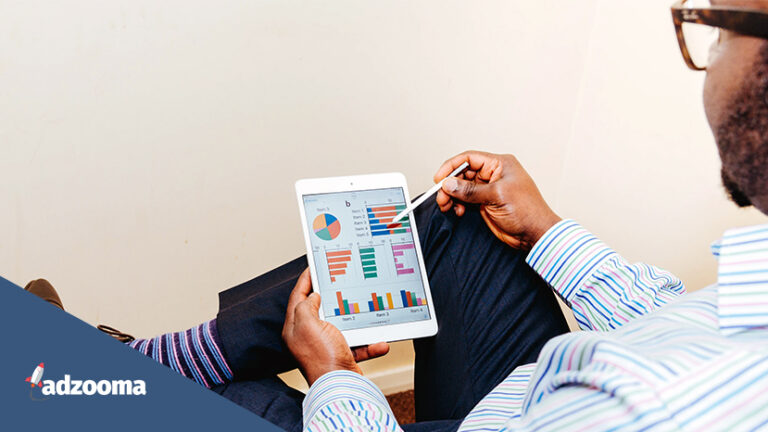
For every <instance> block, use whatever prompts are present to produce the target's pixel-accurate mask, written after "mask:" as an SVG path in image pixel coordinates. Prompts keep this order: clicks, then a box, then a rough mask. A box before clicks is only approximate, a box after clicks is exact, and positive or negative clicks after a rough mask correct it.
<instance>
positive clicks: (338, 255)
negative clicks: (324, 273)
mask: <svg viewBox="0 0 768 432" xmlns="http://www.w3.org/2000/svg"><path fill="white" fill-rule="evenodd" d="M325 259H326V260H327V261H328V273H329V274H330V276H331V282H336V278H338V277H339V276H343V275H345V274H347V267H348V266H349V262H350V261H352V251H351V250H349V249H343V250H335V251H325Z"/></svg>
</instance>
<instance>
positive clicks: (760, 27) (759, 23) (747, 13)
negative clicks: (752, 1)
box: [672, 0, 768, 70]
mask: <svg viewBox="0 0 768 432" xmlns="http://www.w3.org/2000/svg"><path fill="white" fill-rule="evenodd" d="M672 20H673V21H674V23H675V32H676V33H677V42H678V43H679V44H680V52H682V54H683V60H685V64H687V65H688V67H689V68H691V69H693V70H706V69H707V66H708V64H709V57H710V52H711V50H712V49H713V48H715V47H717V44H718V42H719V40H720V30H731V31H733V32H736V33H740V34H743V35H746V36H754V37H759V38H764V39H768V11H766V10H759V9H750V8H745V7H731V6H712V5H711V2H710V1H709V0H680V1H678V2H676V3H675V4H674V5H672Z"/></svg>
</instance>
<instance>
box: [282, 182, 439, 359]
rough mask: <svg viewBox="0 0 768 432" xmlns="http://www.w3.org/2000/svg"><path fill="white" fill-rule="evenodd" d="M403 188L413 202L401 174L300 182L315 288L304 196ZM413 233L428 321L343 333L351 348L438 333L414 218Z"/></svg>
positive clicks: (299, 196)
mask: <svg viewBox="0 0 768 432" xmlns="http://www.w3.org/2000/svg"><path fill="white" fill-rule="evenodd" d="M387 188H402V190H403V195H404V199H405V202H406V203H408V202H410V195H409V193H408V185H407V184H406V180H405V176H404V175H403V174H401V173H385V174H368V175H358V176H345V177H326V178H315V179H302V180H299V181H297V182H296V198H297V199H298V203H299V212H300V215H301V227H302V232H303V233H304V242H305V247H306V249H307V262H308V264H309V269H310V270H309V271H310V274H311V276H312V287H313V288H312V289H313V290H315V287H318V286H319V284H318V280H319V279H318V277H317V269H316V268H315V258H314V255H313V252H312V242H311V239H310V232H309V226H308V225H307V215H306V210H305V208H304V195H314V194H324V193H338V192H357V191H364V190H371V189H387ZM411 221H412V223H411V233H412V234H413V241H414V245H415V246H416V256H417V259H418V263H419V272H421V280H422V284H423V286H424V293H425V295H426V297H427V307H428V308H429V316H430V318H429V319H428V320H421V321H413V322H407V323H399V324H389V325H384V326H377V327H368V328H362V329H354V330H342V331H341V333H342V334H343V335H344V338H345V339H346V340H347V343H348V344H349V346H351V347H356V346H362V345H368V344H372V343H375V342H394V341H398V340H406V339H416V338H422V337H429V336H434V335H435V334H437V316H436V315H435V305H434V302H433V301H432V291H431V290H430V287H429V280H428V279H427V272H426V269H425V266H424V256H423V255H422V253H421V242H420V241H419V233H418V227H417V226H416V222H415V220H414V219H413V218H411ZM320 319H321V320H323V321H325V313H324V312H323V307H322V304H321V306H320Z"/></svg>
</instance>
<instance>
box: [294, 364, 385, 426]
mask: <svg viewBox="0 0 768 432" xmlns="http://www.w3.org/2000/svg"><path fill="white" fill-rule="evenodd" d="M342 400H343V401H351V402H352V403H353V405H352V406H353V407H355V409H357V408H359V407H365V406H373V407H375V408H378V410H376V411H378V414H383V415H382V417H383V418H382V419H381V420H383V422H384V423H385V424H386V423H390V422H393V423H394V425H396V424H397V423H396V421H395V416H394V414H393V413H392V409H391V408H390V407H389V403H388V402H387V398H386V397H384V394H383V393H382V392H381V390H379V388H378V387H376V384H374V383H373V382H371V380H369V379H368V378H366V377H364V376H362V375H360V374H358V373H355V372H351V371H345V370H339V371H332V372H328V373H326V374H325V375H323V376H321V377H320V378H319V379H318V380H317V381H315V383H314V384H312V387H310V388H309V391H308V392H307V395H306V397H305V398H304V402H303V404H302V408H303V412H304V427H305V428H306V427H307V425H308V424H309V422H310V421H311V420H312V418H314V417H315V415H317V413H318V411H319V410H321V409H323V408H324V407H326V406H328V405H329V404H333V403H334V402H338V401H342ZM338 405H339V404H334V405H333V406H331V409H334V408H336V407H337V406H338ZM337 414H338V413H337ZM387 417H388V418H387Z"/></svg>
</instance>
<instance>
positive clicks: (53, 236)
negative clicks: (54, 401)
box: [0, 0, 764, 372]
mask: <svg viewBox="0 0 768 432" xmlns="http://www.w3.org/2000/svg"><path fill="white" fill-rule="evenodd" d="M669 3H671V0H653V1H644V2H616V1H599V0H585V1H579V2H573V1H566V0H560V1H553V0H549V1H546V0H545V1H535V2H530V1H510V0H489V1H472V2H470V1H467V2H459V1H445V0H441V1H436V0H429V1H412V0H407V1H406V0H403V1H399V0H391V1H386V2H382V1H360V0H335V1H298V0H281V1H255V0H248V1H244V0H235V1H230V2H210V1H208V2H201V1H189V0H185V1H178V0H168V1H162V2H157V1H149V0H130V1H128V0H114V1H110V2H98V1H82V0H71V1H68V2H40V1H34V0H25V1H0V180H2V181H1V182H0V202H2V203H3V204H2V206H0V274H2V275H4V276H5V277H7V278H9V279H11V280H12V281H14V282H17V283H18V284H24V283H25V282H26V281H28V280H30V279H32V278H38V277H46V278H48V279H49V280H51V281H52V282H53V283H54V284H55V286H56V287H58V289H59V290H60V291H61V293H62V296H63V300H64V304H65V306H66V307H67V309H68V310H69V311H70V312H72V313H73V314H75V315H77V316H79V317H81V318H83V319H84V320H86V321H88V322H90V323H93V324H95V323H99V322H103V323H109V324H111V325H113V326H115V327H117V328H120V329H123V330H125V331H128V332H131V333H134V334H136V335H138V336H151V335H154V334H156V333H159V332H165V331H170V330H179V329H183V328H185V327H188V326H191V325H194V324H196V323H198V322H201V321H203V320H206V319H209V318H211V317H212V316H214V314H215V312H216V306H217V301H216V293H217V292H218V291H220V290H222V289H223V288H226V287H229V286H232V285H234V284H237V283H239V282H242V281H244V280H247V279H249V278H251V277H253V276H255V275H257V274H259V273H261V272H263V271H266V270H268V269H270V268H272V267H274V266H276V265H278V264H280V263H282V262H284V261H286V260H288V259H291V258H294V257H295V256H297V255H299V254H301V253H302V249H303V245H302V239H301V233H300V230H299V218H298V212H297V206H296V203H295V199H294V196H293V189H292V188H293V186H292V185H293V182H294V181H295V180H296V179H299V178H302V177H310V176H330V175H341V174H353V173H368V172H384V171H402V172H403V173H405V174H406V176H407V178H408V180H409V184H410V187H411V190H412V191H414V192H415V191H419V190H423V189H425V188H427V187H428V186H429V185H430V184H431V177H432V173H433V171H434V170H435V169H436V168H437V167H438V165H439V164H440V163H441V162H442V161H443V160H444V159H445V158H447V157H449V156H451V155H452V154H454V153H456V152H459V151H461V150H464V149H467V148H478V149H484V150H488V151H494V152H512V153H515V154H517V155H518V156H519V157H520V159H522V161H523V162H524V164H525V165H526V166H527V167H528V168H529V171H530V172H531V173H532V175H533V176H534V178H535V179H536V180H537V181H538V182H539V185H540V187H541V189H542V191H543V193H544V195H545V196H546V197H547V198H548V199H549V201H550V202H551V203H552V205H553V207H554V208H555V209H556V210H557V211H558V212H559V213H560V214H561V215H563V216H567V217H574V218H576V219H578V220H580V221H582V222H583V223H584V224H585V225H586V226H587V227H589V228H591V229H592V230H593V231H595V232H596V233H598V234H599V235H600V236H601V237H602V238H603V239H604V240H606V241H607V242H608V243H609V244H611V245H612V246H614V247H615V248H617V249H618V250H619V251H621V252H622V253H624V254H625V255H626V256H627V257H628V258H630V259H633V260H640V259H642V260H645V261H648V262H652V263H655V264H658V265H661V266H664V267H666V268H668V269H669V270H671V271H673V272H675V273H676V274H678V275H679V276H680V277H682V278H683V279H684V281H685V282H686V283H687V284H688V286H689V287H691V288H699V287H702V286H704V285H706V284H709V283H711V282H712V281H714V279H715V261H714V259H712V258H711V257H710V256H709V255H708V251H707V246H708V244H709V242H710V241H711V240H713V239H715V238H716V237H717V236H718V235H719V233H720V232H721V231H722V230H723V229H724V228H726V227H728V226H732V225H740V224H750V223H755V222H759V221H763V220H764V217H763V216H762V215H758V214H756V212H754V211H741V210H737V209H735V208H734V207H733V206H732V205H731V204H729V203H728V202H727V201H726V200H725V198H724V196H723V193H722V192H721V189H720V186H719V177H718V160H717V154H716V150H715V147H714V144H713V140H712V138H711V135H710V133H709V130H708V128H707V125H706V122H705V119H704V115H703V111H702V107H701V103H700V99H701V97H700V88H701V83H702V79H703V75H702V74H697V73H694V72H691V71H688V70H687V69H686V68H685V66H684V65H683V62H682V60H681V58H680V56H679V53H678V51H677V46H676V42H675V38H674V34H673V29H672V24H671V19H670V16H669V13H668V6H669ZM399 351H400V354H399V355H396V356H392V357H393V358H390V359H389V360H387V361H385V362H383V363H379V364H378V365H374V366H371V367H372V368H373V369H374V372H377V371H378V372H380V371H381V370H382V369H387V368H392V367H395V368H396V367H401V366H403V365H407V363H408V361H409V359H410V357H409V348H408V347H407V346H403V347H400V348H399Z"/></svg>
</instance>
